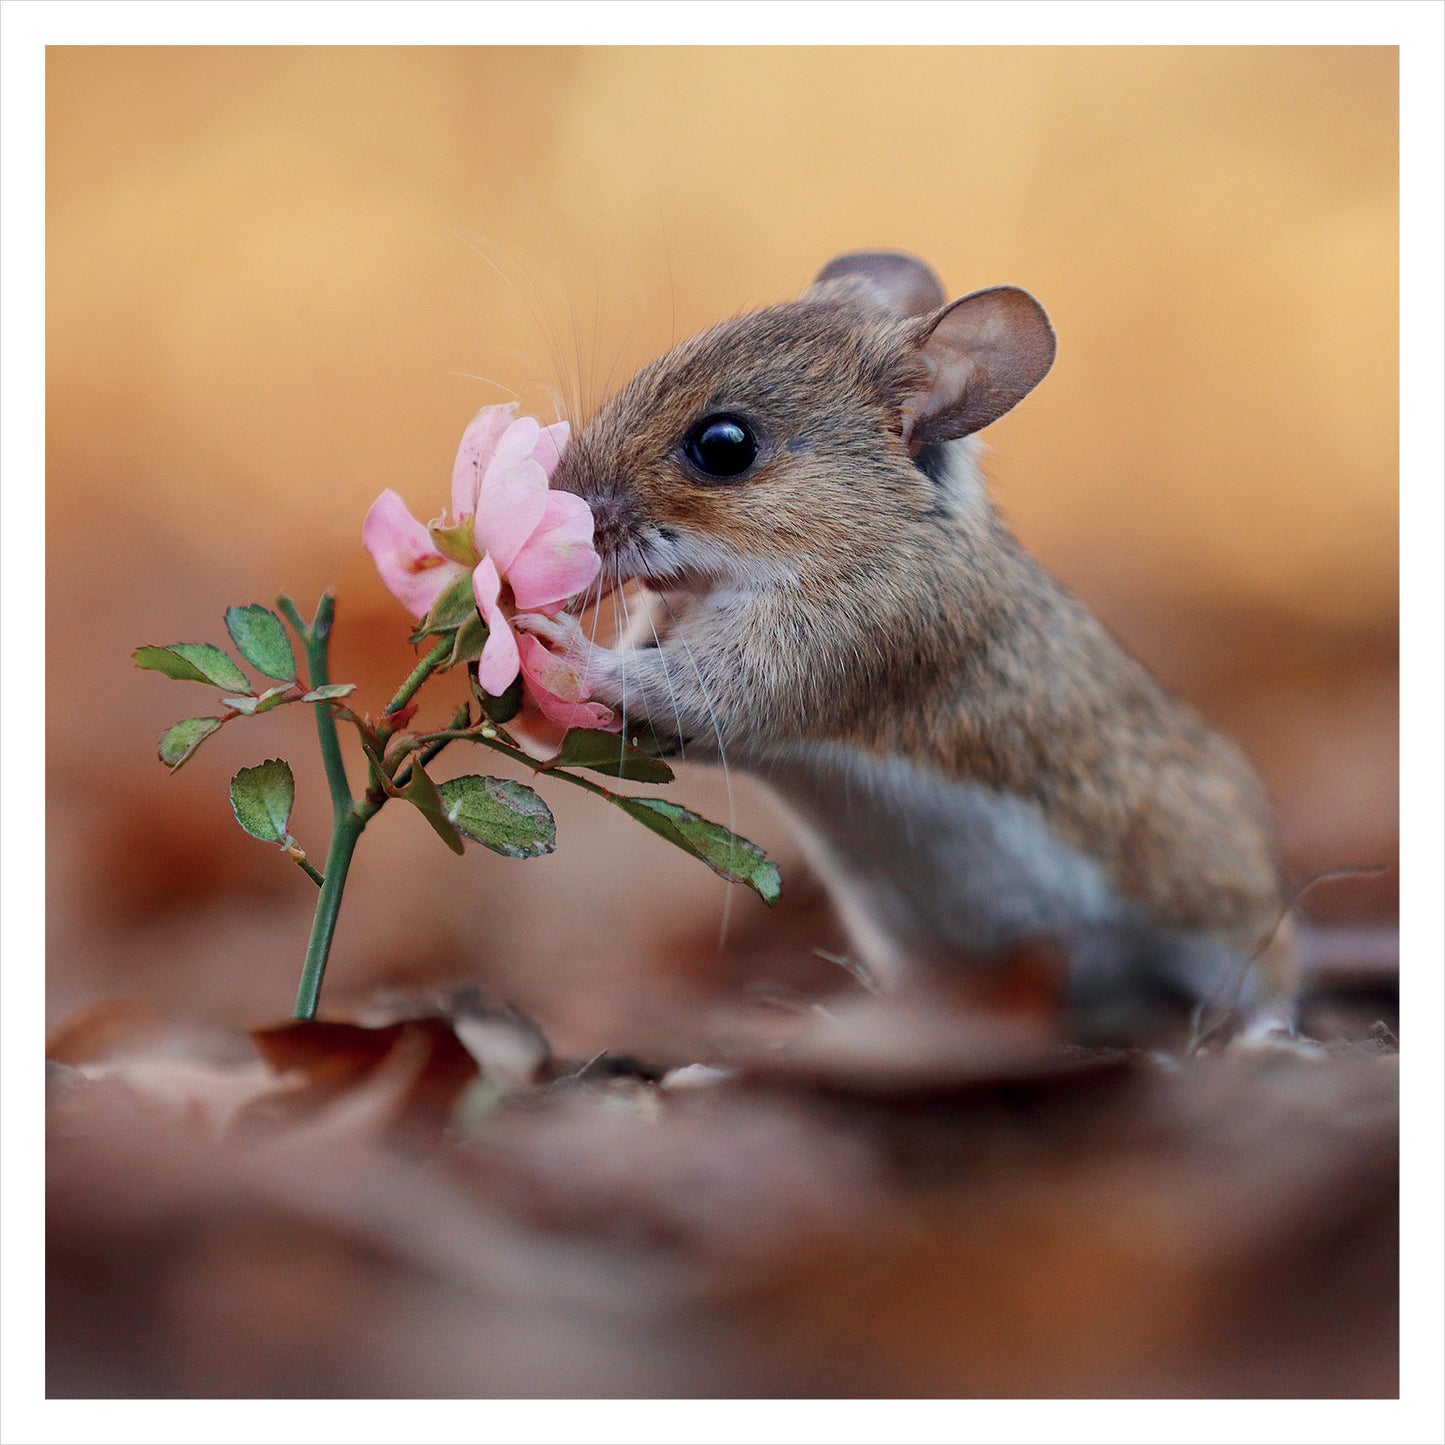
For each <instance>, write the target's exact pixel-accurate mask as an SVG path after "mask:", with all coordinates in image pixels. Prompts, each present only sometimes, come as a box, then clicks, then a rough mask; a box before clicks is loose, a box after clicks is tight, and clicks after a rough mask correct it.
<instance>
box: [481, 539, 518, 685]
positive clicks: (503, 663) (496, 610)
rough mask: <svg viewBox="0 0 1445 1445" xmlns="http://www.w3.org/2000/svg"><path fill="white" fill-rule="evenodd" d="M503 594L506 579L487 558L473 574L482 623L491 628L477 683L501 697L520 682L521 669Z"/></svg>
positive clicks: (484, 558)
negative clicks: (503, 608) (502, 600)
mask: <svg viewBox="0 0 1445 1445" xmlns="http://www.w3.org/2000/svg"><path fill="white" fill-rule="evenodd" d="M501 592H502V579H501V578H500V577H499V576H498V575H497V569H496V567H495V566H494V565H493V563H492V559H491V558H490V557H483V558H482V560H481V562H479V563H478V564H477V568H476V570H475V571H474V572H473V573H472V595H473V596H474V597H475V598H476V599H477V607H478V609H479V610H480V612H481V614H482V620H483V621H484V622H485V623H486V624H487V641H486V643H485V645H484V646H483V648H482V656H481V659H480V661H479V662H478V663H477V681H478V682H480V683H481V685H482V686H483V687H484V688H485V689H486V690H487V691H488V692H489V693H491V694H492V696H493V697H500V696H501V694H502V693H504V692H506V690H507V689H508V688H509V687H511V685H512V683H513V682H515V681H516V678H517V673H518V672H519V671H520V669H521V661H520V658H519V657H518V654H517V635H516V633H514V632H513V631H512V624H511V622H509V621H508V620H507V615H506V614H505V613H504V612H503V611H502V609H501V607H500V606H499V605H498V601H497V599H498V597H500V596H501Z"/></svg>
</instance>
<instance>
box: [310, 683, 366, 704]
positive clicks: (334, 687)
mask: <svg viewBox="0 0 1445 1445" xmlns="http://www.w3.org/2000/svg"><path fill="white" fill-rule="evenodd" d="M355 691H356V684H355V683H354V682H327V683H323V684H322V685H321V686H320V687H313V688H312V689H311V691H310V692H308V693H304V694H303V695H302V698H301V701H302V702H329V701H330V700H331V699H332V698H334V697H346V696H347V695H348V694H350V693H353V692H355Z"/></svg>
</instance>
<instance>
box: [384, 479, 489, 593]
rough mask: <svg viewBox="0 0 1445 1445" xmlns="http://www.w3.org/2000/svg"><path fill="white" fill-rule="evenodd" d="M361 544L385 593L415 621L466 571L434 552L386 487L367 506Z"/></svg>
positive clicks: (420, 527) (418, 524) (420, 526)
mask: <svg viewBox="0 0 1445 1445" xmlns="http://www.w3.org/2000/svg"><path fill="white" fill-rule="evenodd" d="M361 541H362V544H363V545H364V546H365V548H366V550H367V551H368V552H370V553H371V560H372V561H373V562H375V563H376V570H377V571H378V572H379V573H380V574H381V580H382V581H383V582H384V583H385V584H386V587H387V590H388V591H389V592H390V593H391V595H392V596H393V597H395V598H396V600H397V601H398V602H400V603H401V605H402V606H403V607H405V608H406V610H407V611H408V612H410V613H411V615H412V616H413V617H416V618H421V617H425V616H426V614H427V612H428V611H429V610H430V609H431V605H432V603H433V602H435V601H436V600H437V597H438V596H439V595H440V593H441V591H442V589H443V588H444V587H446V586H447V584H448V583H450V582H451V581H452V580H453V579H454V578H457V577H460V576H462V574H463V573H464V572H465V570H466V569H465V568H464V567H461V566H459V565H458V564H457V563H455V562H451V561H448V559H447V558H445V557H443V556H442V554H441V553H440V552H438V551H437V549H436V548H435V547H434V546H433V545H432V540H431V536H430V534H429V533H428V532H427V529H426V527H425V525H424V524H423V523H421V522H418V521H417V519H416V518H415V517H413V516H412V514H411V513H410V512H409V511H407V508H406V503H405V502H403V501H402V499H401V498H400V497H399V496H398V495H397V494H396V493H395V492H393V491H392V490H391V489H390V488H388V489H387V490H386V491H384V492H383V493H382V494H381V495H380V496H379V497H378V498H377V499H376V500H375V501H374V502H373V503H372V504H371V510H370V511H369V512H367V514H366V520H365V521H364V522H363V523H362V524H361Z"/></svg>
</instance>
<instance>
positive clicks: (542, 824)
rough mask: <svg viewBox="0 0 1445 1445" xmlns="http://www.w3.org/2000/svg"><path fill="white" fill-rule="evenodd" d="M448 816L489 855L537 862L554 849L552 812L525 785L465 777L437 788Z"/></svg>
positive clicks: (450, 780) (478, 777)
mask: <svg viewBox="0 0 1445 1445" xmlns="http://www.w3.org/2000/svg"><path fill="white" fill-rule="evenodd" d="M441 795H442V802H443V803H444V804H445V805H446V810H447V817H448V818H450V819H451V821H452V822H453V823H454V824H456V826H457V827H458V828H459V829H460V830H461V831H462V832H463V833H465V834H466V836H467V837H468V838H473V839H475V840H476V841H477V842H478V843H481V844H482V845H483V846H485V847H487V848H490V849H491V850H492V852H494V853H503V854H505V855H506V856H507V857H509V858H537V857H540V856H541V855H542V854H543V853H550V852H551V851H552V850H553V849H554V848H555V847H556V846H557V824H556V822H555V821H554V819H553V817H552V810H551V809H550V808H549V807H548V806H547V805H546V803H544V802H543V801H542V799H541V798H540V797H539V796H538V795H537V793H536V792H534V791H533V790H532V789H531V788H529V787H527V785H526V784H525V783H516V782H513V781H512V780H511V779H510V778H484V777H481V776H479V775H477V774H470V775H468V776H467V777H464V778H451V779H449V780H448V781H447V782H445V783H443V784H442V785H441Z"/></svg>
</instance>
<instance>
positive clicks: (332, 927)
mask: <svg viewBox="0 0 1445 1445" xmlns="http://www.w3.org/2000/svg"><path fill="white" fill-rule="evenodd" d="M365 826H366V823H365V822H364V821H363V820H362V819H360V818H357V817H355V816H354V815H352V814H350V813H348V814H347V815H346V816H345V817H341V818H338V819H337V820H336V826H335V828H334V829H333V831H332V834H331V849H330V851H329V852H328V853H327V855H326V875H325V878H324V880H323V881H322V884H321V897H320V898H319V899H318V900H317V903H316V917H315V918H314V919H313V921H312V924H311V938H310V941H309V942H308V943H307V945H306V962H305V964H304V965H303V967H302V969H301V987H300V989H299V990H298V992H297V994H296V1017H297V1018H298V1019H314V1018H315V1017H316V1005H317V1002H318V1000H319V999H320V997H321V979H322V977H323V975H324V974H325V973H326V956H327V954H329V953H330V952H331V939H332V937H333V935H334V934H335V932H336V918H337V915H338V914H339V913H340V911H341V895H342V893H343V892H344V891H345V889H346V874H347V871H348V870H349V869H350V867H351V855H352V854H353V853H354V852H355V851H356V843H357V840H358V839H359V838H360V837H361V830H362V829H363V828H364V827H365Z"/></svg>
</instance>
